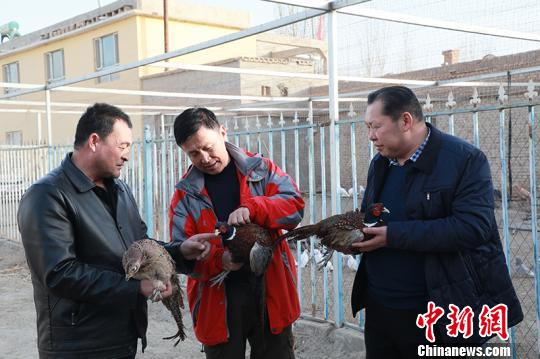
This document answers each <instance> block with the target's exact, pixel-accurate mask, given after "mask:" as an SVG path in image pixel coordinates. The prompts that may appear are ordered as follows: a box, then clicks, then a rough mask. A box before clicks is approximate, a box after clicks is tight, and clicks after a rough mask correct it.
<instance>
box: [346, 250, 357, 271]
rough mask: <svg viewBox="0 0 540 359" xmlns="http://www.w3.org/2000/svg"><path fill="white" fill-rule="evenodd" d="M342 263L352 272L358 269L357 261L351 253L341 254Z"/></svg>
mask: <svg viewBox="0 0 540 359" xmlns="http://www.w3.org/2000/svg"><path fill="white" fill-rule="evenodd" d="M343 264H345V265H347V267H349V269H350V270H352V271H354V272H356V271H357V270H358V261H357V260H356V257H355V256H353V255H350V254H347V255H345V256H343Z"/></svg>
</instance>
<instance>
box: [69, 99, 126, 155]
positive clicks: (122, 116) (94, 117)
mask: <svg viewBox="0 0 540 359" xmlns="http://www.w3.org/2000/svg"><path fill="white" fill-rule="evenodd" d="M118 120H121V121H124V122H125V123H126V124H127V125H128V126H129V128H132V127H133V125H132V124H131V120H130V119H129V116H128V115H127V114H126V113H125V112H124V111H122V110H120V109H119V108H118V107H115V106H112V105H109V104H106V103H96V104H94V105H93V106H90V107H88V108H87V109H86V111H85V112H84V113H83V115H82V116H81V118H80V119H79V123H77V130H76V131H75V143H74V144H73V147H74V148H75V149H79V148H81V147H82V146H83V145H84V143H85V142H86V141H87V140H88V137H89V136H90V135H91V134H92V133H97V134H98V135H99V137H101V138H103V139H105V138H106V137H107V136H108V135H110V134H111V132H112V130H113V126H114V124H115V122H116V121H118Z"/></svg>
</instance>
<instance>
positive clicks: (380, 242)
mask: <svg viewBox="0 0 540 359" xmlns="http://www.w3.org/2000/svg"><path fill="white" fill-rule="evenodd" d="M387 229H388V227H387V226H384V227H371V228H368V227H366V228H364V229H363V230H362V231H363V232H364V233H365V234H371V235H374V237H373V238H371V239H369V240H367V241H362V242H355V243H353V244H352V246H353V247H354V248H357V249H358V250H360V252H371V251H374V250H376V249H379V248H383V247H386V230H387Z"/></svg>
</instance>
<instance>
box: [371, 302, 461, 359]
mask: <svg viewBox="0 0 540 359" xmlns="http://www.w3.org/2000/svg"><path fill="white" fill-rule="evenodd" d="M424 312H425V308H424V309H414V310H412V309H411V310H409V309H392V308H387V307H384V306H383V305H381V304H380V303H377V302H375V301H374V300H373V299H372V298H368V299H367V300H366V322H365V323H366V324H365V332H364V339H365V344H366V359H387V358H392V359H412V358H420V357H419V356H418V346H419V345H437V346H443V344H440V343H437V342H435V343H430V342H428V340H427V339H426V336H425V328H423V329H420V328H418V327H417V326H416V318H417V316H418V314H423V313H424ZM435 338H437V333H435ZM422 358H429V357H422ZM451 358H466V356H465V357H451Z"/></svg>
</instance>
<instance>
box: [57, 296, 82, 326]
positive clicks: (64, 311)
mask: <svg viewBox="0 0 540 359" xmlns="http://www.w3.org/2000/svg"><path fill="white" fill-rule="evenodd" d="M49 300H50V307H49V314H50V319H51V326H53V327H72V326H75V325H77V321H78V318H79V310H80V303H78V302H75V301H72V300H70V299H67V298H59V297H54V296H51V297H50V299H49Z"/></svg>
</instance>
